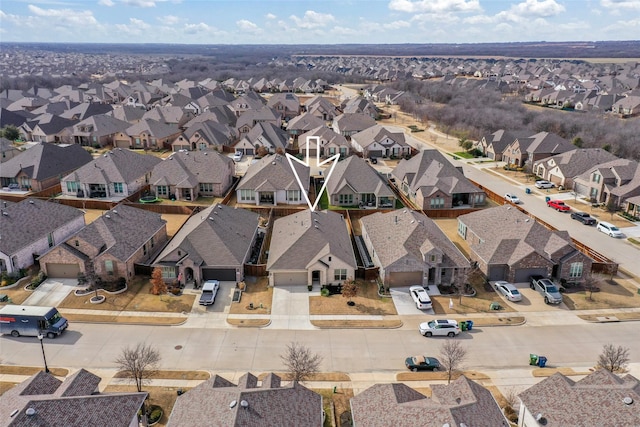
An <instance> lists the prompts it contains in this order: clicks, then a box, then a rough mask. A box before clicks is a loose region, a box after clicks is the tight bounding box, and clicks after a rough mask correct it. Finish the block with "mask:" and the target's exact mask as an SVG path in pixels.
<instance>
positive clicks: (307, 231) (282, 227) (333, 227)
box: [267, 209, 356, 270]
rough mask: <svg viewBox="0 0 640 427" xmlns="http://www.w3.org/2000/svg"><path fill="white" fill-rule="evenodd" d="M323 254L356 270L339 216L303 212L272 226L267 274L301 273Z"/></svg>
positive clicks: (278, 220)
mask: <svg viewBox="0 0 640 427" xmlns="http://www.w3.org/2000/svg"><path fill="white" fill-rule="evenodd" d="M324 254H326V255H332V256H335V257H337V258H338V259H340V260H342V261H343V262H345V263H346V264H347V265H350V266H353V268H356V260H355V255H354V253H353V246H352V245H351V238H350V236H349V232H348V231H347V225H346V223H345V221H344V218H343V217H342V215H340V214H338V213H335V212H331V211H322V212H318V211H314V212H312V211H310V210H308V209H307V210H304V211H301V212H299V213H295V214H292V215H287V216H285V217H283V218H278V219H277V220H276V221H275V222H274V224H273V231H272V234H271V247H270V248H269V261H268V262H267V269H268V270H272V269H273V270H290V269H295V270H304V269H306V268H307V265H308V264H309V263H310V262H312V261H313V260H315V259H316V258H317V257H318V256H319V255H324Z"/></svg>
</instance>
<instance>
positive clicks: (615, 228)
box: [609, 225, 618, 231]
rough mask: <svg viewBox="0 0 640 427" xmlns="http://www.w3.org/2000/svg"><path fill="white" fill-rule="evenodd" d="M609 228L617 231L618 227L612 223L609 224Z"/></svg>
mask: <svg viewBox="0 0 640 427" xmlns="http://www.w3.org/2000/svg"><path fill="white" fill-rule="evenodd" d="M609 228H610V229H611V231H618V227H616V226H613V225H612V226H611V227H609Z"/></svg>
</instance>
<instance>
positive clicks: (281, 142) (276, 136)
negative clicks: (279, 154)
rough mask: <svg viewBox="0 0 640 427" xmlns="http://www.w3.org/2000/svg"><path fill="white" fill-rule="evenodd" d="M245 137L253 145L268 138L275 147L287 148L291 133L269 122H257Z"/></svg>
mask: <svg viewBox="0 0 640 427" xmlns="http://www.w3.org/2000/svg"><path fill="white" fill-rule="evenodd" d="M245 138H246V139H248V140H249V142H251V144H252V145H254V144H256V143H259V142H262V141H264V140H266V141H268V142H269V143H271V145H273V146H274V147H275V148H286V147H287V144H288V143H289V135H287V133H286V132H285V131H283V130H282V129H280V127H278V126H276V125H274V124H273V123H268V122H259V123H256V125H255V126H254V127H253V128H251V130H250V131H249V133H248V134H247V135H246V136H245Z"/></svg>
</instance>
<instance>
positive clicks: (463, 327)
mask: <svg viewBox="0 0 640 427" xmlns="http://www.w3.org/2000/svg"><path fill="white" fill-rule="evenodd" d="M458 327H459V328H460V330H461V331H466V330H467V322H464V321H462V322H458Z"/></svg>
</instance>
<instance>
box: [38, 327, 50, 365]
mask: <svg viewBox="0 0 640 427" xmlns="http://www.w3.org/2000/svg"><path fill="white" fill-rule="evenodd" d="M43 338H44V335H42V334H38V339H39V340H40V348H41V349H42V359H43V360H44V371H45V372H46V373H49V367H48V366H47V356H45V354H44V344H43V343H42V340H43Z"/></svg>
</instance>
